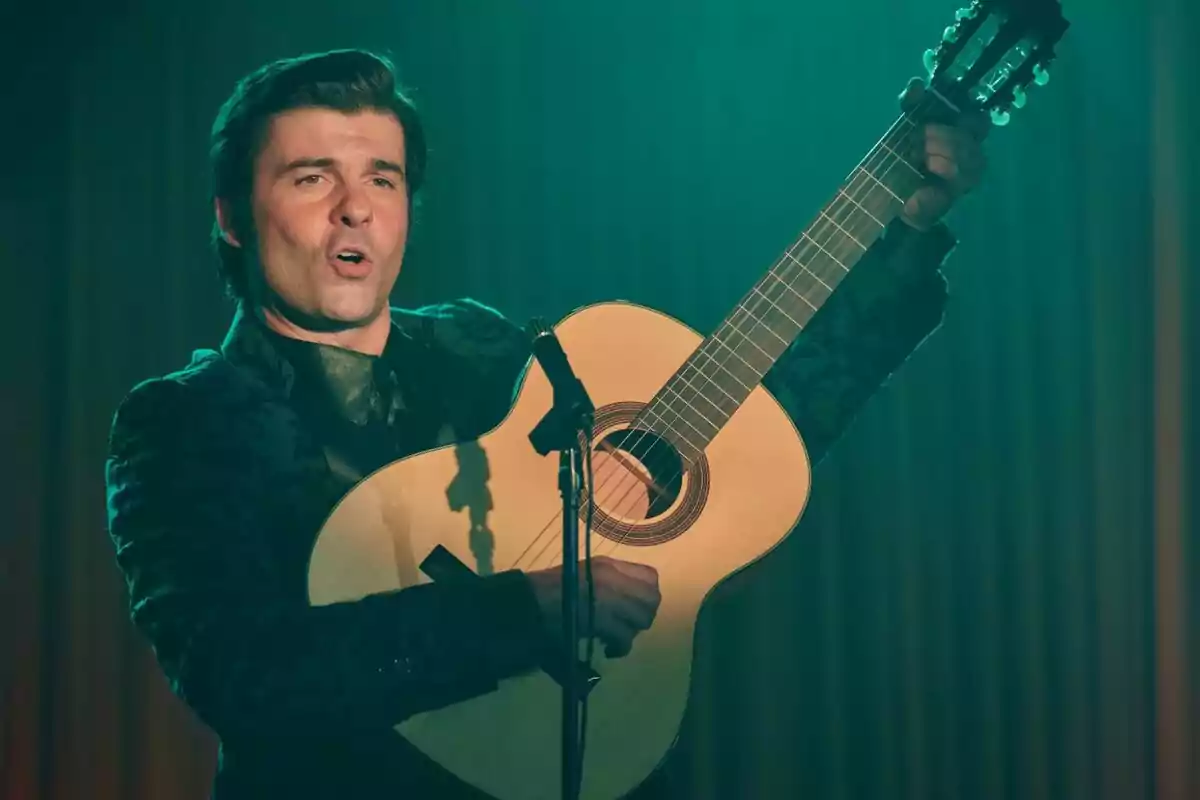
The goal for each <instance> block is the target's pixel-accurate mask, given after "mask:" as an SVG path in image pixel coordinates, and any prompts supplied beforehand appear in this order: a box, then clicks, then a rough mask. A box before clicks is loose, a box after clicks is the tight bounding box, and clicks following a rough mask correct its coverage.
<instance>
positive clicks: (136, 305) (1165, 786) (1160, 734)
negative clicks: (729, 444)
mask: <svg viewBox="0 0 1200 800" xmlns="http://www.w3.org/2000/svg"><path fill="white" fill-rule="evenodd" d="M1075 6H1078V7H1075ZM954 10H955V4H954V3H953V2H941V0H923V1H922V2H912V0H909V2H902V3H897V2H885V1H884V0H871V1H870V2H860V3H855V4H836V3H782V2H765V1H764V0H748V1H746V2H739V3H726V2H718V1H717V0H702V1H699V2H698V1H697V0H690V1H689V2H683V1H682V0H669V1H668V0H661V1H660V2H656V3H634V2H630V1H629V0H625V1H624V2H616V3H612V2H609V3H596V2H572V3H566V2H560V3H545V4H539V5H538V7H537V8H536V9H535V8H534V6H533V5H532V4H513V3H508V4H502V3H494V2H493V3H487V2H467V1H466V0H440V1H439V2H424V3H406V4H395V3H392V4H385V3H382V2H378V0H364V1H363V2H360V3H353V4H343V5H338V6H333V5H329V4H318V3H304V2H301V1H300V0H292V2H288V3H284V2H279V1H278V0H263V2H260V3H256V4H253V6H252V7H245V6H244V5H243V4H239V3H233V2H226V1H225V0H222V1H221V2H211V3H204V4H191V5H171V4H165V3H149V2H136V0H127V2H125V3H122V4H118V5H116V6H115V7H113V8H111V9H108V8H106V9H96V8H92V7H90V6H84V5H82V4H79V7H78V8H71V7H66V8H64V7H61V6H55V7H53V8H46V9H40V8H35V9H27V10H26V11H25V12H23V13H24V14H27V15H28V19H25V18H24V17H23V18H22V20H21V24H20V25H10V26H7V28H8V31H9V33H10V34H13V35H14V41H13V43H12V47H9V48H6V49H5V55H4V61H3V62H2V63H3V65H4V67H5V73H6V74H9V75H13V76H14V79H13V80H12V81H11V82H9V86H8V88H7V89H6V92H8V93H10V102H9V103H6V104H5V105H6V108H7V109H8V110H9V111H10V112H11V113H10V114H9V115H7V119H8V122H6V123H5V127H6V128H7V132H8V135H10V136H12V137H14V141H15V143H16V146H15V147H14V148H13V149H11V150H10V151H9V160H10V162H12V163H10V164H9V167H8V169H9V170H10V173H9V183H8V185H9V187H10V188H11V189H12V190H13V191H11V192H6V193H5V195H4V210H5V213H4V214H3V215H0V216H2V219H0V226H2V227H0V231H2V232H3V234H4V235H3V240H2V241H3V251H0V256H2V257H3V260H4V262H5V277H6V281H5V285H6V288H7V289H8V291H9V292H10V294H9V296H8V297H7V298H6V299H7V302H6V303H5V307H6V313H5V314H4V315H0V316H3V319H4V322H3V324H4V325H5V326H6V327H5V329H4V334H5V336H4V341H5V345H4V347H3V352H4V353H5V357H6V369H5V370H4V373H5V374H6V376H7V379H8V382H9V385H8V386H6V389H5V392H4V411H5V413H4V414H3V415H0V416H2V417H3V430H4V433H5V442H6V443H8V445H9V450H10V451H12V452H13V456H15V457H11V456H10V458H9V464H10V468H11V469H12V470H13V471H12V473H10V474H11V475H12V477H11V478H10V479H9V480H7V481H5V482H4V491H5V495H4V497H5V500H6V501H7V502H6V507H7V508H9V509H12V510H13V511H15V514H14V516H13V520H14V524H13V525H11V526H10V527H9V528H8V530H6V531H5V532H4V534H3V538H2V539H0V547H2V548H3V550H2V551H0V556H2V557H3V560H2V561H0V583H2V584H3V589H2V590H0V591H3V596H2V597H0V600H3V612H0V613H2V614H3V616H2V617H0V620H2V621H3V625H4V629H3V631H0V642H3V644H2V645H0V646H2V647H3V648H4V650H3V652H4V659H3V663H2V665H0V666H2V670H3V671H2V672H0V680H3V683H0V691H2V693H0V702H3V707H2V708H0V787H2V789H3V792H4V796H5V797H9V798H13V799H14V800H16V799H17V798H21V800H23V799H24V798H31V797H44V798H75V797H92V798H98V799H99V798H135V799H140V798H180V800H183V799H184V798H201V797H205V796H206V791H207V788H208V782H209V779H210V776H211V772H212V768H213V764H214V762H213V759H214V739H213V737H212V735H211V733H210V732H209V731H207V730H206V729H205V728H204V727H203V726H202V725H200V724H199V723H198V722H197V721H196V720H195V719H194V718H193V717H192V715H191V714H190V713H189V712H188V711H187V710H186V709H185V708H184V707H183V706H182V705H181V704H180V703H179V702H178V701H176V700H175V699H174V698H173V697H172V696H171V695H170V693H169V692H168V690H167V687H166V686H165V683H164V681H163V680H162V678H161V677H160V676H159V674H158V672H157V668H156V666H155V664H154V662H153V658H152V655H151V654H150V652H149V650H148V648H147V646H146V644H145V642H144V641H142V640H141V639H140V637H139V636H138V635H137V634H136V633H135V632H134V631H133V630H132V628H131V626H130V624H129V623H128V621H127V611H126V607H125V595H124V589H123V586H122V584H121V581H120V578H119V575H118V573H117V571H116V569H115V566H114V564H113V559H112V551H111V546H110V544H109V542H108V540H107V538H106V535H105V531H104V505H103V487H102V461H103V455H104V451H105V436H106V433H107V428H108V423H109V419H110V415H111V413H112V410H113V408H114V406H115V404H116V402H117V401H118V400H119V398H120V397H121V396H122V395H123V394H124V392H125V391H126V390H127V389H128V388H129V387H130V385H132V383H134V382H135V381H137V380H139V379H141V378H143V377H147V376H149V375H152V374H158V373H161V372H164V371H167V370H170V369H173V368H176V367H178V366H180V365H182V364H183V363H184V362H185V361H186V359H187V358H188V356H189V353H190V351H191V350H192V349H193V348H196V347H203V346H212V345H214V344H215V343H217V342H218V341H219V337H220V336H221V334H222V333H223V330H224V327H225V325H226V324H227V322H228V316H229V312H230V308H229V306H228V304H227V303H226V301H225V300H224V299H223V298H222V297H221V292H220V287H219V286H218V284H217V281H216V278H215V271H214V263H213V258H212V256H211V254H210V253H209V251H208V248H207V235H208V227H209V219H210V217H209V214H210V209H209V207H208V199H207V192H208V184H207V175H206V162H205V158H206V137H207V131H208V128H209V126H210V124H211V121H212V117H213V115H214V113H215V111H216V108H217V106H218V105H219V103H220V102H221V100H222V99H223V98H224V97H225V96H226V94H227V92H228V91H229V89H230V88H231V86H232V82H233V81H234V80H235V79H236V78H237V77H238V76H239V75H241V74H243V73H244V72H246V71H248V70H249V69H251V68H253V67H254V66H257V65H258V64H259V63H261V62H263V61H265V60H267V59H271V58H275V57H279V56H283V55H290V54H295V53H298V52H303V51H308V50H316V49H326V48H330V47H339V46H348V45H357V46H367V47H374V48H381V49H385V50H387V51H389V52H390V53H391V54H392V55H393V56H394V57H395V59H396V60H397V62H398V63H399V65H400V66H401V68H402V69H403V72H404V75H405V79H406V80H407V82H408V83H409V84H411V85H412V86H413V87H414V88H415V90H416V96H417V99H418V102H419V103H420V105H421V108H422V109H423V112H424V115H425V118H426V122H427V126H428V129H429V135H430V139H431V143H432V148H433V149H432V154H431V164H430V169H429V178H428V186H427V191H426V192H425V194H424V197H423V200H422V206H421V209H420V212H419V217H418V223H417V227H416V230H415V231H414V234H413V241H412V244H411V249H410V255H409V258H408V260H407V262H406V266H405V272H404V274H403V276H402V279H401V285H400V287H399V289H398V291H397V295H396V298H395V300H396V302H397V303H400V304H416V303H422V302H427V301H431V300H437V299H444V298H446V297H452V296H457V295H471V296H474V297H476V298H478V299H480V300H483V301H485V302H488V303H490V304H492V305H495V306H498V307H499V308H501V309H502V310H503V311H505V312H506V313H508V314H509V315H510V316H512V317H513V318H515V319H518V320H524V319H525V318H527V317H529V316H532V315H535V314H536V315H544V316H548V317H551V318H554V317H556V316H560V315H562V314H565V313H566V312H567V311H569V310H570V309H572V308H574V307H577V306H579V305H583V304H587V303H592V302H597V301H600V300H606V299H612V298H618V297H620V298H627V299H631V300H635V301H637V302H640V303H643V304H647V305H650V306H654V307H657V308H660V309H662V310H663V311H666V312H668V313H670V314H673V315H675V316H676V317H678V318H679V319H681V320H683V321H685V322H687V323H688V324H690V325H693V326H695V327H697V328H699V329H701V330H708V329H710V328H711V327H712V326H714V325H715V324H716V323H717V322H718V321H719V320H720V319H721V318H722V316H723V315H724V314H725V313H726V311H727V310H728V309H729V308H731V307H732V306H733V304H734V303H735V302H736V301H737V299H738V297H740V295H741V293H742V292H743V291H744V290H745V289H746V288H747V287H748V286H749V285H750V284H751V283H752V282H753V281H754V280H755V279H756V278H757V277H758V276H759V275H760V274H761V271H762V270H764V269H765V268H766V267H767V266H769V264H770V263H771V261H772V260H773V258H774V257H775V256H776V255H777V253H778V251H779V250H780V248H782V247H783V246H785V245H786V244H787V243H788V242H790V241H791V240H792V238H794V235H795V234H796V232H797V231H798V229H799V228H801V227H802V226H803V225H804V224H806V223H807V221H808V219H809V217H810V216H811V215H812V214H813V213H815V211H816V210H817V208H819V206H820V205H821V204H822V203H823V202H824V201H825V200H826V199H827V197H828V195H829V194H830V193H831V191H832V190H833V188H834V187H835V186H836V185H837V182H838V181H840V179H841V178H842V176H843V175H844V174H845V173H846V172H847V171H848V170H849V169H850V168H851V167H852V166H853V165H854V163H855V162H856V160H857V159H858V157H859V156H861V155H862V154H863V153H864V152H865V151H866V150H867V148H869V147H870V145H871V144H872V143H873V142H874V141H875V139H876V138H877V137H878V136H879V135H880V134H881V133H882V132H883V130H884V128H885V126H886V125H887V124H888V123H889V122H890V121H891V119H892V118H893V117H894V114H895V111H896V95H897V94H898V92H899V91H900V89H901V88H902V87H903V85H904V83H905V80H906V79H907V78H908V77H909V76H910V75H913V74H917V73H918V72H919V69H920V63H921V58H920V57H921V53H922V51H923V50H924V49H925V48H926V47H928V46H930V45H931V44H933V43H936V41H937V40H938V39H939V37H940V36H941V31H942V29H943V28H944V27H945V25H947V24H948V23H949V22H950V21H951V20H952V18H953V12H954ZM1067 14H1068V16H1069V17H1070V18H1071V19H1072V22H1073V23H1074V25H1073V27H1072V29H1071V31H1070V33H1069V34H1068V37H1067V40H1066V41H1065V42H1064V44H1063V46H1062V47H1061V56H1060V59H1059V61H1058V62H1057V64H1056V65H1055V67H1054V69H1053V71H1052V79H1051V82H1050V84H1049V85H1048V86H1046V87H1044V88H1042V89H1038V90H1037V91H1036V92H1035V93H1034V94H1033V96H1032V98H1031V102H1030V104H1029V106H1028V107H1027V108H1026V109H1025V110H1024V111H1022V112H1021V113H1019V114H1017V115H1015V116H1014V119H1013V123H1012V124H1011V125H1010V126H1009V127H1008V128H1005V129H1000V130H997V131H995V133H994V135H993V136H992V138H991V139H990V140H989V143H988V150H989V155H990V158H991V170H990V173H989V175H988V179H987V182H986V185H985V186H984V188H983V189H982V190H981V191H980V192H979V193H978V194H977V195H976V196H973V197H970V198H968V200H967V201H965V202H964V203H963V205H962V208H961V209H959V210H957V211H956V212H955V213H954V215H953V216H952V219H951V224H952V227H953V229H954V231H955V233H956V234H957V235H958V236H959V238H960V244H959V246H958V248H957V250H956V252H955V253H954V255H953V256H952V258H951V261H950V263H949V264H948V268H947V272H948V275H949V279H950V284H951V292H952V298H951V303H950V307H949V310H948V313H947V317H946V320H945V323H944V325H943V326H942V328H941V329H940V330H939V331H938V332H937V334H936V335H935V336H934V337H933V338H931V339H930V340H929V341H928V342H927V343H926V344H925V345H924V346H923V347H922V348H921V349H920V350H919V351H918V352H917V353H916V354H915V356H914V357H913V358H912V359H911V361H910V362H909V363H908V364H907V365H905V367H904V368H903V370H902V371H901V372H900V373H898V374H897V375H896V376H895V377H894V379H893V380H892V381H891V382H890V383H889V385H888V386H887V387H886V388H885V389H884V390H883V391H881V392H880V394H879V395H878V396H877V397H875V398H874V399H873V400H872V401H871V403H870V405H869V406H868V408H867V409H866V410H865V411H864V412H863V413H862V414H861V415H860V417H859V418H858V420H857V421H856V422H855V424H854V425H853V427H852V429H851V430H850V431H849V432H848V434H847V435H846V437H845V438H844V439H843V440H842V441H841V442H840V443H839V445H838V446H837V448H836V450H835V451H834V452H833V453H832V454H831V456H830V457H829V458H828V460H827V461H826V462H825V463H824V464H823V465H822V466H821V469H820V470H819V472H818V473H817V475H816V477H815V485H814V493H813V497H812V501H811V504H810V507H809V510H808V512H807V514H806V516H805V518H804V520H803V521H802V523H801V525H800V526H799V528H798V530H797V531H796V533H795V534H794V535H793V536H792V537H791V538H790V539H789V540H788V542H787V543H786V544H785V545H784V546H783V547H781V548H780V549H779V550H777V551H776V552H775V553H773V554H772V555H771V556H770V557H769V558H768V559H766V560H765V561H764V562H763V563H761V564H760V565H759V566H757V567H756V568H754V569H752V570H750V571H748V572H747V573H745V574H744V575H741V576H739V577H738V578H737V579H736V580H733V581H731V582H730V583H729V584H728V585H726V586H725V587H723V589H722V591H720V592H719V593H718V595H717V596H716V597H715V598H714V600H713V602H712V603H711V604H710V606H709V607H708V609H707V611H706V613H705V619H704V628H703V634H702V638H701V641H700V645H699V650H698V653H697V660H696V669H695V672H694V690H693V696H694V702H693V704H692V706H691V709H690V713H689V718H688V720H687V723H686V725H685V729H684V734H683V737H682V741H681V743H680V747H679V751H678V752H677V754H676V755H675V757H674V758H673V759H672V763H671V769H672V770H673V771H674V772H675V773H676V775H677V776H678V781H679V783H680V785H681V786H682V787H683V794H682V796H687V797H692V798H732V797H755V798H758V797H763V798H771V797H781V798H782V797H787V798H793V797H811V798H817V797H820V798H830V799H831V800H849V799H850V798H913V800H917V799H918V798H921V799H924V798H942V797H945V798H980V799H981V800H982V799H983V798H987V799H989V800H991V799H993V798H996V799H998V798H1010V797H1011V798H1022V799H1023V800H1025V799H1028V800H1036V799H1038V798H1044V799H1045V800H1058V799H1059V798H1087V799H1088V800H1092V799H1096V800H1100V799H1103V798H1112V800H1130V798H1141V797H1157V798H1162V800H1184V798H1192V797H1197V796H1200V770H1198V768H1197V766H1196V765H1197V764H1200V737H1198V736H1197V733H1198V732H1200V729H1198V726H1200V691H1198V678H1197V674H1198V670H1200V634H1198V633H1197V630H1198V626H1200V578H1198V577H1197V576H1198V575H1200V572H1198V568H1200V556H1198V555H1197V552H1198V550H1200V548H1197V546H1196V541H1197V525H1196V515H1195V511H1194V510H1193V509H1192V508H1191V507H1189V506H1190V502H1191V501H1190V496H1191V494H1192V491H1193V489H1194V488H1195V486H1196V475H1197V474H1198V473H1197V467H1196V458H1197V453H1198V452H1200V433H1198V430H1200V428H1198V427H1197V425H1196V421H1197V415H1196V413H1195V411H1194V408H1195V405H1196V404H1195V401H1194V398H1195V393H1194V389H1195V375H1196V374H1197V366H1198V365H1200V364H1198V362H1200V357H1198V355H1197V353H1198V350H1200V348H1197V346H1196V344H1195V343H1196V342H1197V341H1200V336H1198V334H1200V331H1198V329H1197V311H1198V310H1200V298H1198V291H1200V290H1198V289H1197V280H1196V278H1195V277H1194V274H1193V272H1194V270H1193V269H1192V265H1193V263H1194V257H1193V253H1194V240H1193V239H1192V236H1193V234H1192V231H1193V230H1195V229H1196V226H1195V223H1196V219H1195V217H1194V215H1193V213H1192V212H1193V209H1194V207H1195V191H1196V188H1197V186H1198V185H1200V176H1198V174H1197V167H1196V158H1195V156H1194V154H1193V153H1192V152H1191V151H1190V148H1189V145H1193V144H1194V143H1195V142H1197V141H1200V136H1197V134H1196V124H1195V123H1196V108H1197V104H1196V101H1195V90H1194V89H1193V88H1192V87H1190V86H1189V85H1188V83H1189V81H1190V79H1191V77H1192V76H1194V75H1196V74H1200V70H1198V69H1197V68H1198V66H1200V65H1198V64H1197V58H1196V55H1195V48H1194V47H1193V46H1192V42H1191V40H1190V39H1189V38H1188V37H1189V35H1194V32H1195V31H1197V30H1200V25H1197V24H1196V22H1197V11H1196V9H1195V8H1194V4H1191V3H1189V2H1188V0H1150V2H1148V3H1142V4H1134V3H1127V4H1122V3H1119V2H1117V1H1116V0H1093V1H1092V2H1088V3H1086V4H1084V3H1078V4H1068V8H1067ZM14 19H15V18H14ZM1189 32H1190V33H1189ZM652 345H653V343H652V342H651V343H647V346H652ZM635 356H636V354H631V358H632V357H635Z"/></svg>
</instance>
